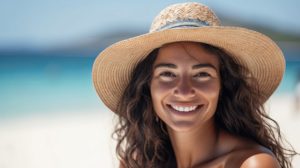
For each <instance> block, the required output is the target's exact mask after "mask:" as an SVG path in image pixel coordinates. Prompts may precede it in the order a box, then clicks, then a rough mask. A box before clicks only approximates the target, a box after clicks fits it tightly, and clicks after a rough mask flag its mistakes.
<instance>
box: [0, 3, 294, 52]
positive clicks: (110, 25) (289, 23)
mask: <svg viewBox="0 0 300 168" xmlns="http://www.w3.org/2000/svg"><path fill="white" fill-rule="evenodd" d="M195 1H196V2H201V3H204V4H206V5H208V6H209V7H210V8H212V9H213V10H214V11H215V12H216V13H217V14H222V15H227V16H230V17H233V18H236V19H241V20H244V21H246V22H257V23H260V24H262V25H267V26H271V27H273V28H274V29H275V30H281V31H282V30H284V31H288V32H295V33H298V34H300V21H299V19H297V18H299V16H300V10H299V9H300V1H299V0H195ZM125 2H126V3H125ZM178 2H186V1H183V0H181V1H180V0H148V1H146V0H126V1H121V0H119V1H112V0H26V1H24V0H0V25H1V26H0V48H3V47H4V48H5V47H14V46H25V47H26V46H28V47H45V46H51V45H59V44H60V43H70V42H74V41H75V40H78V39H81V38H83V39H84V38H87V37H89V36H95V35H98V34H101V33H102V34H105V33H107V32H109V31H112V30H118V29H126V28H141V29H145V30H147V29H148V27H149V26H150V24H151V21H152V19H153V18H154V17H155V16H156V14H158V12H159V11H160V10H162V9H163V8H164V7H166V6H167V5H169V4H172V3H178Z"/></svg>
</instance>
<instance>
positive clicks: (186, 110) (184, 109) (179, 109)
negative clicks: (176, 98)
mask: <svg viewBox="0 0 300 168" xmlns="http://www.w3.org/2000/svg"><path fill="white" fill-rule="evenodd" d="M171 107H172V108H173V109H175V110H177V111H180V112H190V111H193V110H195V109H196V108H197V106H190V107H182V106H173V105H171Z"/></svg>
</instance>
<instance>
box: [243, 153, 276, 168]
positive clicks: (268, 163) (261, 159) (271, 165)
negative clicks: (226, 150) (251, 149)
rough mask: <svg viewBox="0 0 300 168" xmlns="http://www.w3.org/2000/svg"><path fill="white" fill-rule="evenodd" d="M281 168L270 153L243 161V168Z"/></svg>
mask: <svg viewBox="0 0 300 168" xmlns="http://www.w3.org/2000/svg"><path fill="white" fill-rule="evenodd" d="M254 167H264V168H280V166H279V163H278V161H277V159H276V158H275V156H274V155H272V154H270V153H257V154H254V155H251V156H249V157H248V158H246V160H244V161H243V163H242V165H241V168H254Z"/></svg>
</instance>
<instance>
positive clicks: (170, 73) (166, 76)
mask: <svg viewBox="0 0 300 168" xmlns="http://www.w3.org/2000/svg"><path fill="white" fill-rule="evenodd" d="M159 76H161V77H165V78H175V77H176V75H175V74H174V73H172V72H162V73H160V74H159Z"/></svg>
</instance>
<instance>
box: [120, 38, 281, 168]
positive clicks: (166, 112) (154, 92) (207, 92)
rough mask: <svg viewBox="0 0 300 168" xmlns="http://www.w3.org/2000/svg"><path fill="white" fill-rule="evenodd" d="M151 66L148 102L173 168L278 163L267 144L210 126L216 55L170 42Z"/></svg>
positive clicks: (270, 166)
mask: <svg viewBox="0 0 300 168" xmlns="http://www.w3.org/2000/svg"><path fill="white" fill-rule="evenodd" d="M153 68H154V70H153V74H152V75H153V77H152V80H151V84H150V90H151V97H152V101H153V106H154V110H155V112H156V115H157V116H158V117H159V118H160V120H162V121H163V122H164V123H166V125H167V129H168V132H169V135H170V139H171V143H172V146H173V149H174V152H175V157H176V161H177V166H178V168H279V167H280V166H279V164H278V161H277V160H276V158H275V157H274V155H273V154H272V152H271V151H270V150H268V149H267V148H265V147H263V146H260V145H258V144H256V143H255V142H252V141H250V140H247V139H244V138H242V137H238V136H234V135H231V134H229V133H228V132H226V131H224V130H221V129H218V128H216V125H215V123H214V113H215V111H216V108H217V102H218V98H219V93H220V90H221V82H222V81H221V78H220V70H219V60H218V58H217V56H215V55H212V54H210V53H207V52H206V51H205V50H204V49H203V48H201V47H200V46H199V44H197V43H192V42H178V43H172V44H168V45H165V46H164V47H162V48H160V50H159V53H158V57H157V59H156V60H155V62H154V65H153ZM184 111H185V112H184ZM120 167H125V166H124V165H123V164H122V163H121V165H120Z"/></svg>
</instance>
